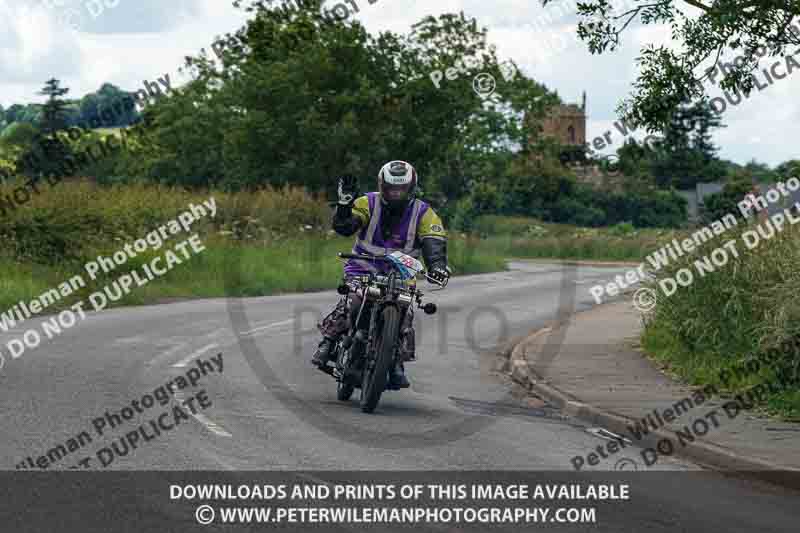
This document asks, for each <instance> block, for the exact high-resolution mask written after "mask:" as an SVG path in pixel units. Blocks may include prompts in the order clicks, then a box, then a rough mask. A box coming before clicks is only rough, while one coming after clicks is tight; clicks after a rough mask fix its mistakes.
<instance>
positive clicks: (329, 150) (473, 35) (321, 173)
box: [142, 0, 547, 199]
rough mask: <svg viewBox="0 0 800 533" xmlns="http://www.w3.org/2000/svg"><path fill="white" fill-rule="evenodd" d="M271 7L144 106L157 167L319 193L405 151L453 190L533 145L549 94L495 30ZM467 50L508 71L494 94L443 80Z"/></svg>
mask: <svg viewBox="0 0 800 533" xmlns="http://www.w3.org/2000/svg"><path fill="white" fill-rule="evenodd" d="M244 4H245V2H236V4H235V5H239V6H240V7H242V6H243V5H244ZM268 4H269V3H268V2H266V1H251V2H249V3H248V4H247V7H246V9H247V10H249V11H251V13H252V14H253V16H252V18H251V19H250V20H248V21H247V22H246V23H245V25H244V26H243V27H242V28H240V29H239V30H238V31H236V32H235V33H234V34H229V35H227V36H225V37H223V38H220V39H218V40H217V42H215V43H214V45H213V48H214V50H215V52H216V56H217V58H218V61H217V60H215V59H212V58H210V57H208V56H206V55H205V54H201V55H199V56H197V57H190V58H187V63H186V67H187V68H189V69H191V70H192V71H193V73H194V74H195V79H194V81H192V82H190V83H189V84H187V85H185V86H184V87H182V88H181V89H180V90H179V91H177V94H175V95H173V96H172V97H170V98H164V99H162V100H161V101H159V102H157V103H155V104H153V105H151V106H149V107H148V109H147V110H146V111H145V114H146V115H147V114H148V113H149V114H150V116H151V118H152V120H151V122H152V127H151V128H150V130H149V134H148V138H149V139H150V140H151V141H152V146H151V147H150V148H149V149H148V151H147V153H143V154H142V160H143V161H145V162H146V164H145V166H146V168H145V169H144V170H143V171H144V172H145V173H146V174H147V175H148V176H151V177H158V178H159V179H165V180H167V181H173V182H180V183H184V184H187V185H206V184H224V185H225V186H227V187H231V188H237V187H252V186H259V185H263V184H266V183H270V184H276V185H279V184H283V183H294V184H302V185H305V186H307V187H309V188H310V189H315V190H320V189H323V188H326V187H330V186H331V185H332V183H333V180H332V178H333V177H335V176H336V175H338V174H340V173H342V172H350V173H353V174H355V175H357V176H362V177H364V181H365V184H366V182H367V180H368V182H369V183H374V182H373V180H374V176H375V174H376V172H377V169H378V168H380V166H381V165H382V164H383V163H385V162H386V161H388V160H391V159H398V158H401V159H405V160H408V161H410V162H412V163H414V164H415V165H416V166H417V168H418V170H419V172H420V175H421V177H422V178H421V179H422V187H424V188H425V190H426V192H429V191H431V190H433V189H434V188H435V189H438V190H436V191H435V192H439V193H441V194H442V195H443V196H444V197H445V199H447V198H454V197H455V196H456V195H461V194H464V192H465V191H464V189H465V187H466V184H467V183H468V182H469V181H470V180H476V179H484V178H485V177H486V176H491V175H492V174H493V173H494V172H495V170H496V169H497V168H498V167H502V166H503V164H504V161H508V156H509V154H510V153H512V151H513V150H518V149H519V147H520V145H522V144H524V143H527V139H526V133H525V128H524V127H523V124H522V117H523V116H524V115H525V114H526V113H535V112H537V111H538V110H539V107H541V105H542V104H540V103H539V102H538V101H537V100H536V98H535V97H536V96H541V95H544V94H547V91H546V89H544V88H543V87H542V86H541V85H539V84H536V83H535V82H534V81H533V80H530V79H528V78H526V77H525V76H524V75H522V74H521V73H520V74H518V75H517V76H516V77H513V78H511V79H505V77H504V76H503V75H502V71H501V68H500V65H499V61H498V58H497V56H496V52H495V50H494V48H493V47H491V46H490V45H489V44H488V43H487V41H486V30H485V29H479V28H478V27H477V23H476V21H475V20H474V19H468V18H467V17H465V16H464V14H463V13H461V14H446V15H442V16H440V17H426V18H425V19H423V20H422V21H420V22H419V23H418V24H416V25H414V27H413V28H412V32H411V34H410V35H407V36H404V35H397V34H394V33H391V32H385V33H381V34H380V35H378V36H372V35H370V34H369V33H368V32H367V31H366V29H365V28H364V27H363V26H362V25H361V24H360V23H359V22H358V21H355V20H354V21H347V22H336V21H330V20H328V19H326V18H324V17H323V16H322V15H321V14H320V9H319V8H320V2H319V0H308V1H307V2H305V3H304V7H303V8H302V9H296V10H291V11H287V10H283V9H280V10H276V9H274V8H272V7H271V6H270V5H268ZM465 57H479V58H481V60H482V63H483V66H482V67H481V70H480V71H477V70H476V71H475V73H477V72H481V71H484V72H489V73H493V75H494V76H495V78H496V80H497V90H496V92H495V93H494V94H492V95H491V96H490V97H488V98H486V99H485V100H482V99H481V98H480V97H479V96H478V95H477V94H476V93H475V91H474V90H473V85H472V76H466V75H462V77H461V79H460V80H459V81H458V82H453V81H448V82H447V83H443V84H441V85H440V87H437V86H436V84H434V83H433V82H432V80H431V73H432V71H434V70H437V69H438V70H444V69H447V68H449V67H452V66H454V65H456V62H457V61H460V60H463V59H464V58H465ZM220 67H221V68H220Z"/></svg>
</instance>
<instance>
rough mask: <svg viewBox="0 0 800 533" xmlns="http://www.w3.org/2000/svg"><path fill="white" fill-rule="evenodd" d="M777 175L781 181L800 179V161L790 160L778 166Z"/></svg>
mask: <svg viewBox="0 0 800 533" xmlns="http://www.w3.org/2000/svg"><path fill="white" fill-rule="evenodd" d="M775 173H776V174H777V175H778V176H779V177H780V179H781V180H787V179H789V178H800V159H790V160H789V161H785V162H783V163H781V164H780V165H778V166H777V167H776V168H775Z"/></svg>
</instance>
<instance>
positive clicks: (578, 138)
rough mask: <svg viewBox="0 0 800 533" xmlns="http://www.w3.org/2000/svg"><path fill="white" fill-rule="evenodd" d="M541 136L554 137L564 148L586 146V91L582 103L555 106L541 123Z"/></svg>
mask: <svg viewBox="0 0 800 533" xmlns="http://www.w3.org/2000/svg"><path fill="white" fill-rule="evenodd" d="M542 134H543V135H545V136H548V137H554V138H555V139H557V140H558V142H559V143H560V144H563V145H566V146H584V145H585V144H586V91H583V101H582V103H581V105H578V104H560V105H558V106H555V107H554V108H553V109H552V110H551V111H550V115H549V116H548V117H547V118H546V119H544V121H543V122H542Z"/></svg>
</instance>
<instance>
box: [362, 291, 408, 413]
mask: <svg viewBox="0 0 800 533" xmlns="http://www.w3.org/2000/svg"><path fill="white" fill-rule="evenodd" d="M381 318H382V320H381V322H382V323H383V326H382V328H381V333H380V336H379V337H378V342H377V343H376V344H377V348H376V350H375V366H374V368H373V370H372V372H368V371H367V370H366V369H365V370H364V383H363V385H362V386H361V410H362V411H364V412H365V413H371V412H372V411H374V410H375V407H377V406H378V401H380V399H381V394H383V391H384V390H385V389H386V381H387V380H388V378H389V369H390V368H391V366H392V362H393V361H394V350H395V343H396V342H397V332H398V330H399V329H400V312H399V311H398V310H397V308H396V307H394V306H391V305H389V306H386V307H384V309H383V311H382V316H381Z"/></svg>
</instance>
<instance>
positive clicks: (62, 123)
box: [38, 78, 69, 136]
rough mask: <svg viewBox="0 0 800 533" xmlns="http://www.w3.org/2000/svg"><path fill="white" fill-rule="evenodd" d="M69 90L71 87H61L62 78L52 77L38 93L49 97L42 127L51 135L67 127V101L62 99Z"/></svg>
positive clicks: (43, 114) (45, 106) (43, 112)
mask: <svg viewBox="0 0 800 533" xmlns="http://www.w3.org/2000/svg"><path fill="white" fill-rule="evenodd" d="M68 92H69V89H67V88H62V87H61V81H60V80H57V79H55V78H50V79H49V80H47V82H45V86H44V88H43V89H42V90H41V91H39V93H38V94H40V95H42V96H47V97H48V100H47V102H46V103H45V104H44V107H43V109H42V124H41V129H42V131H43V132H44V133H46V134H49V135H50V136H53V135H54V134H55V132H57V131H59V130H62V129H64V128H65V127H66V115H67V102H66V101H64V100H62V99H61V97H62V96H64V95H65V94H67V93H68Z"/></svg>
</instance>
